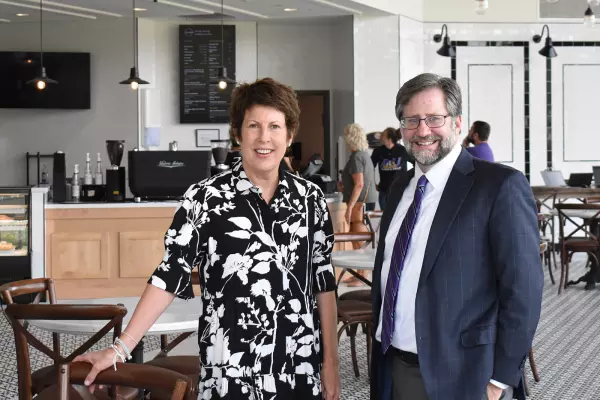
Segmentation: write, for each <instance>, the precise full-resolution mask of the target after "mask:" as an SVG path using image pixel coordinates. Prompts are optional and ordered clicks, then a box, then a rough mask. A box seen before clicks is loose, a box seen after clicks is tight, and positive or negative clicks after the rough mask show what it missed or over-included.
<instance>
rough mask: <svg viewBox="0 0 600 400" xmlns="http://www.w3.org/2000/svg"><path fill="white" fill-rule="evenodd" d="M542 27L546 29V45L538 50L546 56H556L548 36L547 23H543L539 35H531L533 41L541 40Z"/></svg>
mask: <svg viewBox="0 0 600 400" xmlns="http://www.w3.org/2000/svg"><path fill="white" fill-rule="evenodd" d="M544 29H545V30H546V34H547V35H546V45H545V46H544V47H542V49H541V50H540V51H539V53H540V54H541V55H543V56H544V57H546V58H553V57H556V56H557V53H556V50H555V49H554V46H553V45H552V38H551V37H550V28H548V25H544V26H543V27H542V34H541V35H535V36H534V37H533V41H534V43H539V42H541V41H542V36H544Z"/></svg>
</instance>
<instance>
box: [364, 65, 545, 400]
mask: <svg viewBox="0 0 600 400" xmlns="http://www.w3.org/2000/svg"><path fill="white" fill-rule="evenodd" d="M395 112H396V116H397V118H398V120H399V121H400V127H401V129H402V139H403V141H404V145H405V146H406V150H407V151H408V152H409V153H410V154H411V155H412V156H413V157H414V158H415V161H416V164H415V168H413V169H412V170H411V171H410V173H408V174H406V176H404V177H399V178H398V179H396V180H395V181H394V182H393V183H392V187H391V188H390V191H389V196H388V198H387V205H386V209H385V210H384V211H383V216H382V219H381V225H380V226H381V228H380V230H379V232H380V240H379V244H378V248H377V254H376V256H375V263H374V270H373V280H372V289H371V293H372V304H373V325H374V326H375V329H374V330H373V331H374V332H375V335H374V338H375V340H373V354H372V373H371V375H372V376H373V379H372V380H371V398H372V399H374V400H405V399H410V400H438V399H439V400H441V399H444V400H484V399H488V400H499V399H502V400H512V399H513V394H515V397H517V398H518V399H521V400H525V396H524V391H523V390H519V391H518V393H513V388H517V387H519V389H522V384H521V383H522V378H523V364H524V361H525V358H526V357H527V354H528V352H529V349H530V348H531V343H532V341H533V337H534V334H535V331H536V329H537V325H538V322H539V318H540V311H541V303H542V289H543V286H544V276H543V268H542V265H541V261H540V255H539V249H540V233H539V230H538V221H537V207H536V202H535V199H534V197H533V192H532V190H531V186H530V185H529V182H528V181H527V178H526V177H525V176H524V175H523V173H522V172H520V171H517V170H515V169H513V168H510V167H507V166H505V165H502V164H496V163H489V162H486V161H482V160H479V159H477V158H474V157H473V156H471V155H470V154H469V153H468V152H467V151H466V150H464V149H462V147H461V146H460V144H459V137H460V129H461V126H462V116H461V114H462V95H461V91H460V87H459V86H458V84H457V83H456V81H454V80H452V79H449V78H443V77H440V76H438V75H435V74H429V73H427V74H421V75H418V76H416V77H415V78H413V79H411V80H409V81H408V82H406V83H405V84H404V85H403V86H402V87H401V88H400V90H399V91H398V95H397V97H396V106H395Z"/></svg>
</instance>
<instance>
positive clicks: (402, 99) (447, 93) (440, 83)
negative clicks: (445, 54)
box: [396, 73, 462, 119]
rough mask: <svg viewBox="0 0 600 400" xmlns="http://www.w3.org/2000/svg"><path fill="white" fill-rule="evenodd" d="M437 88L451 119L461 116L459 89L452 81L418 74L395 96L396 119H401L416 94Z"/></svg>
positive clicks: (437, 76)
mask: <svg viewBox="0 0 600 400" xmlns="http://www.w3.org/2000/svg"><path fill="white" fill-rule="evenodd" d="M431 88H438V89H440V90H441V91H442V92H443V93H444V97H445V98H446V109H447V110H448V114H449V115H450V116H452V117H457V116H459V115H461V114H462V95H461V92H460V87H459V86H458V83H456V81H455V80H454V79H450V78H444V77H441V76H439V75H436V74H431V73H425V74H420V75H417V76H415V77H414V78H412V79H411V80H409V81H408V82H406V83H405V84H404V85H402V87H401V88H400V90H399V91H398V95H397V96H396V117H397V118H398V119H400V118H402V112H403V111H404V107H406V105H407V104H408V103H409V102H410V100H411V99H412V98H413V96H415V95H416V94H417V93H421V92H422V91H424V90H427V89H431Z"/></svg>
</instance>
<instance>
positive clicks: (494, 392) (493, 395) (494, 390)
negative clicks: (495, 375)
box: [487, 383, 503, 400]
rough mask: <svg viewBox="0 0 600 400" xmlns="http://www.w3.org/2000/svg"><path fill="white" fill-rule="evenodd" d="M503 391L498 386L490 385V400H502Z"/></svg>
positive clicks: (488, 390) (488, 393) (488, 387)
mask: <svg viewBox="0 0 600 400" xmlns="http://www.w3.org/2000/svg"><path fill="white" fill-rule="evenodd" d="M502 392H503V390H502V389H500V388H499V387H498V386H496V385H494V384H492V383H488V385H487V398H488V400H500V396H502Z"/></svg>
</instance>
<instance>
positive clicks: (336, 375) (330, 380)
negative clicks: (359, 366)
mask: <svg viewBox="0 0 600 400" xmlns="http://www.w3.org/2000/svg"><path fill="white" fill-rule="evenodd" d="M321 385H322V386H323V400H339V399H340V395H341V389H340V369H339V365H338V363H336V362H333V361H327V360H325V362H323V368H322V369H321Z"/></svg>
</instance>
